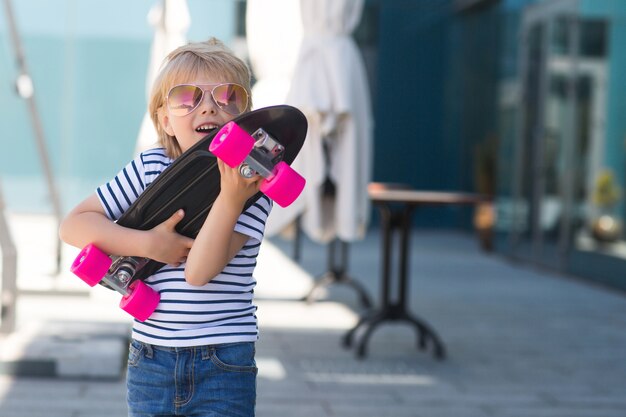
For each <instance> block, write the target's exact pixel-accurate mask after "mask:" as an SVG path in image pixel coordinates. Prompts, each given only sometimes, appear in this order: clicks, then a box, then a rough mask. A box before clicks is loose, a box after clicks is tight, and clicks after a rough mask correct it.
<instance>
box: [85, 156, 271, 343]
mask: <svg viewBox="0 0 626 417" xmlns="http://www.w3.org/2000/svg"><path fill="white" fill-rule="evenodd" d="M172 162H173V160H172V159H170V158H169V157H168V156H167V155H166V154H165V150H164V149H163V148H157V149H151V150H148V151H145V152H143V153H141V154H140V155H139V156H137V158H135V159H134V160H133V161H131V162H130V163H129V164H128V165H127V166H126V167H125V168H124V169H122V170H121V171H120V172H119V173H118V174H117V176H116V177H115V178H113V180H111V181H110V182H108V183H106V184H103V185H101V186H100V187H98V189H97V190H96V192H97V195H98V197H99V199H100V202H101V204H102V206H103V207H104V210H105V212H106V213H107V216H108V217H109V218H110V219H111V220H114V221H115V220H118V219H119V218H120V216H121V215H122V214H123V213H124V212H125V211H126V210H127V209H128V208H129V207H130V205H131V204H132V203H133V202H134V201H135V200H136V199H137V197H139V195H140V194H141V193H142V192H143V191H144V190H145V189H146V187H147V186H148V185H150V184H151V183H152V182H153V181H154V180H155V179H156V178H157V177H158V176H159V174H161V173H162V172H163V170H165V168H167V167H168V166H169V165H170V164H171V163H172ZM271 208H272V202H271V200H270V199H269V198H267V197H265V196H263V197H261V198H259V200H257V201H256V203H255V204H253V205H252V206H250V208H248V209H247V210H246V211H245V212H244V213H243V214H242V215H241V216H240V217H239V219H238V221H237V224H236V226H235V231H237V232H239V233H242V234H244V235H247V236H250V239H248V241H247V243H246V244H245V245H244V247H243V248H242V249H241V251H239V253H238V254H237V255H236V256H235V257H234V258H233V259H232V260H231V261H230V263H229V264H228V265H227V266H226V268H224V270H223V271H222V272H221V273H220V274H219V275H217V276H216V277H215V278H213V279H212V280H211V281H210V282H209V283H208V284H206V285H204V286H202V287H196V286H192V285H189V284H187V282H186V281H185V275H184V270H185V264H182V265H180V266H178V267H173V266H171V265H165V266H164V267H162V268H161V269H160V270H158V271H157V272H156V273H155V274H154V275H152V276H150V277H148V278H147V279H146V283H147V284H148V285H150V286H151V287H152V288H153V289H154V290H156V291H158V292H159V294H160V295H161V302H160V303H159V305H158V307H157V309H156V311H155V312H154V313H153V314H152V315H151V316H150V318H149V319H148V320H146V321H145V322H143V323H142V322H140V321H138V320H135V322H134V325H133V335H132V336H133V338H135V339H137V340H139V341H141V342H144V343H149V344H153V345H160V346H172V347H181V346H200V345H211V344H218V343H233V342H253V341H256V340H257V337H258V328H257V319H256V315H255V312H256V306H255V305H254V304H253V302H252V296H253V289H254V286H255V284H256V280H255V279H254V277H253V275H252V274H253V272H254V267H255V266H256V258H257V255H258V254H259V247H260V245H261V241H262V239H263V232H264V230H265V221H266V219H267V216H268V215H269V212H270V210H271Z"/></svg>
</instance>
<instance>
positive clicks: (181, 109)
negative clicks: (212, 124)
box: [167, 85, 202, 116]
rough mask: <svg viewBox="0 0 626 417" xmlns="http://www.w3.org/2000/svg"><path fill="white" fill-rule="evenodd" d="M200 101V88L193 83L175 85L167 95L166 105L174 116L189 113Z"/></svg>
mask: <svg viewBox="0 0 626 417" xmlns="http://www.w3.org/2000/svg"><path fill="white" fill-rule="evenodd" d="M201 101H202V89H201V88H198V87H196V86H195V85H177V86H176V87H174V88H172V89H171V90H170V92H169V94H168V96H167V106H168V108H169V109H170V112H172V114H174V115H176V116H184V115H186V114H189V113H191V112H192V111H193V110H194V109H195V108H196V107H198V104H200V102H201Z"/></svg>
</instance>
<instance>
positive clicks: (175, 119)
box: [161, 77, 247, 152]
mask: <svg viewBox="0 0 626 417" xmlns="http://www.w3.org/2000/svg"><path fill="white" fill-rule="evenodd" d="M221 83H223V81H221V80H218V79H215V78H213V77H202V78H200V79H195V80H193V81H190V82H184V83H180V84H192V85H197V86H200V87H201V88H202V89H203V90H205V91H204V97H203V98H202V101H201V102H200V104H198V106H197V107H196V108H195V109H194V110H193V111H191V113H188V114H185V115H182V116H181V115H177V114H174V113H175V112H173V111H172V110H170V108H169V107H168V106H167V105H166V106H164V111H165V113H164V115H163V117H162V118H161V126H162V127H163V129H164V130H165V132H167V134H168V135H170V136H174V137H176V140H177V142H178V145H179V146H180V148H181V150H182V151H183V152H185V151H187V150H188V149H189V148H191V147H192V146H193V145H195V144H196V143H198V142H199V141H200V140H201V139H202V138H204V137H205V136H206V135H207V134H208V133H210V132H211V131H212V130H213V129H215V128H217V127H218V126H221V125H223V124H224V123H226V122H228V121H230V120H232V119H234V118H235V115H233V114H230V113H227V112H226V111H224V110H222V109H221V108H220V107H219V106H218V105H217V104H216V103H215V101H214V99H213V97H212V95H211V89H212V87H214V86H216V85H218V84H221ZM244 92H245V90H244ZM245 94H247V93H245ZM246 99H247V96H246Z"/></svg>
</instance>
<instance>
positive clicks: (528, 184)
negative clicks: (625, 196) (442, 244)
mask: <svg viewBox="0 0 626 417" xmlns="http://www.w3.org/2000/svg"><path fill="white" fill-rule="evenodd" d="M575 6H576V3H575V2H573V1H562V2H556V3H555V2H546V3H543V4H538V5H536V6H534V7H532V8H530V9H529V10H528V12H527V13H525V15H524V20H523V24H522V38H521V39H522V45H521V48H520V51H521V59H520V64H521V71H520V74H521V81H522V83H521V84H522V86H521V89H522V95H521V97H522V100H521V106H520V115H519V117H520V119H519V123H518V126H519V130H518V136H517V152H516V166H515V174H514V177H515V186H514V201H515V204H514V207H515V209H514V217H515V221H514V224H515V225H516V227H515V228H513V229H512V231H511V235H510V239H511V245H510V247H511V250H512V254H513V255H514V256H517V257H520V258H524V259H528V260H531V261H533V262H535V263H539V264H544V265H547V266H551V267H556V268H559V269H562V268H564V265H565V262H566V258H567V253H568V250H569V248H570V246H571V245H570V239H571V238H570V235H571V230H570V228H571V223H570V221H569V219H570V218H571V216H572V213H573V211H574V205H573V202H574V184H575V183H576V180H575V179H574V178H573V177H572V175H574V173H577V174H578V173H580V171H579V167H575V166H574V160H575V155H576V153H577V147H578V146H577V142H578V140H577V129H578V125H577V124H576V122H575V121H576V113H577V107H578V103H579V101H580V98H581V97H579V95H580V94H583V95H584V94H585V91H587V90H586V89H585V86H586V85H588V79H587V77H586V76H584V75H583V76H581V74H579V68H578V65H577V63H578V62H579V59H578V58H579V57H578V41H577V39H578V28H579V19H578V17H577V14H576V9H575ZM583 101H584V100H583Z"/></svg>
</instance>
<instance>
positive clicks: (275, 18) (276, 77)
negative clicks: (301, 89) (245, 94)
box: [246, 0, 302, 109]
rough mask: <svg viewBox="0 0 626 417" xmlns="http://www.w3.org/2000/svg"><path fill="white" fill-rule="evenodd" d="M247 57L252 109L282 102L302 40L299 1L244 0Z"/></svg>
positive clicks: (283, 101) (283, 102) (285, 95)
mask: <svg viewBox="0 0 626 417" xmlns="http://www.w3.org/2000/svg"><path fill="white" fill-rule="evenodd" d="M246 16H247V19H246V38H247V39H246V40H247V45H248V56H249V58H250V64H251V66H252V71H253V73H254V77H255V79H256V82H255V84H254V86H253V88H252V103H253V106H254V108H256V109H258V108H261V107H267V106H272V105H276V104H285V99H286V97H287V92H288V90H289V85H290V83H291V76H292V74H293V68H294V65H295V63H296V58H297V56H298V48H299V46H300V41H301V39H302V22H301V20H300V4H299V3H298V2H297V1H295V0H248V2H247V6H246Z"/></svg>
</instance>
